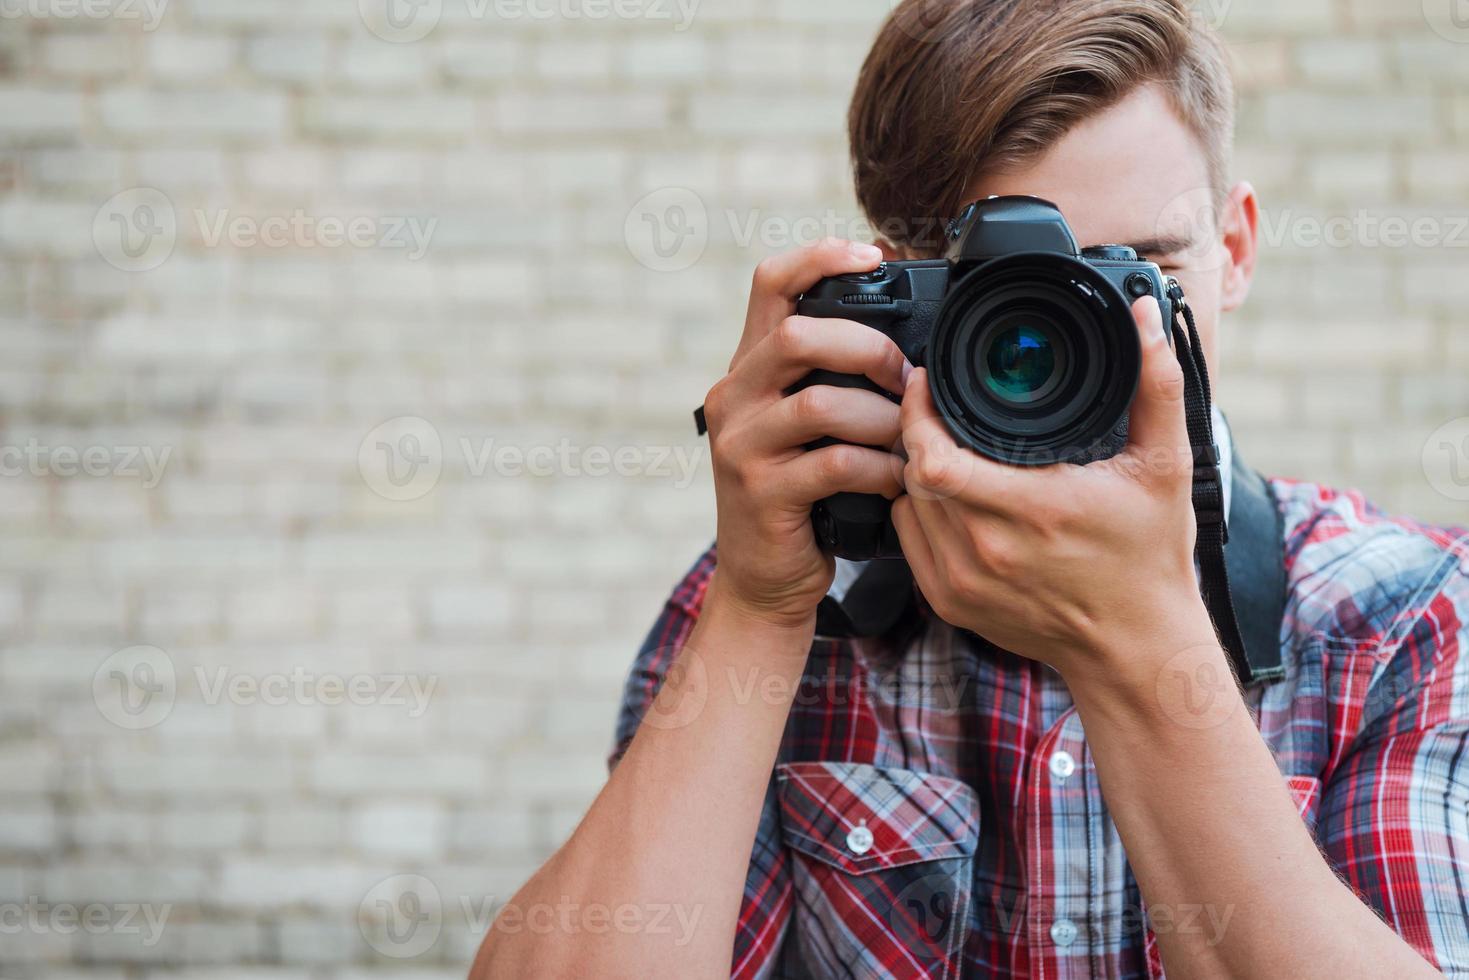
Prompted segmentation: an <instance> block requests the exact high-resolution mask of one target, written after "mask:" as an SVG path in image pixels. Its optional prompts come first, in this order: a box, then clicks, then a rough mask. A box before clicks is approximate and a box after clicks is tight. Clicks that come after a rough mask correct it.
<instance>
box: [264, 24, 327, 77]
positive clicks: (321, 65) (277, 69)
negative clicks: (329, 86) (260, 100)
mask: <svg viewBox="0 0 1469 980" xmlns="http://www.w3.org/2000/svg"><path fill="white" fill-rule="evenodd" d="M330 50H331V48H330V42H329V41H328V40H327V39H326V38H325V37H323V36H320V35H313V34H298V33H282V34H265V35H261V36H258V37H252V38H251V39H250V40H249V41H248V42H247V43H246V45H245V61H246V63H247V64H248V65H249V67H250V70H251V71H252V72H254V73H255V74H256V75H258V76H260V77H261V78H264V79H269V80H273V81H286V82H297V83H307V82H320V81H321V80H323V79H325V78H326V74H327V70H328V67H329V53H330Z"/></svg>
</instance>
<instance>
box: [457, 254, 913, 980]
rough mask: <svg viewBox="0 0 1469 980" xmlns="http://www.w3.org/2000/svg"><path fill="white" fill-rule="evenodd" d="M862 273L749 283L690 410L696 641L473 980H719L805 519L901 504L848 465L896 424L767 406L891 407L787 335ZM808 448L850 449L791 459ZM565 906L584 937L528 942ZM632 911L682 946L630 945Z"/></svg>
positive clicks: (794, 665) (779, 705)
mask: <svg viewBox="0 0 1469 980" xmlns="http://www.w3.org/2000/svg"><path fill="white" fill-rule="evenodd" d="M881 258H882V255H881V252H880V251H878V250H877V249H876V248H873V247H872V246H862V245H851V244H848V243H846V242H837V241H828V242H824V243H822V244H821V245H818V246H815V247H813V248H809V249H804V250H801V251H798V252H793V253H791V254H789V255H785V256H782V257H780V258H778V259H774V260H770V261H767V262H765V263H762V264H761V267H760V270H759V271H758V272H757V273H756V278H755V287H754V290H753V292H752V294H751V297H750V309H749V314H748V317H747V319H746V324H745V332H744V335H743V336H742V338H741V341H740V347H739V351H738V352H737V353H736V354H735V359H734V362H733V364H732V365H731V367H730V372H729V374H728V375H727V376H726V377H725V378H724V379H723V380H722V381H720V382H719V384H717V385H716V386H715V388H714V390H713V391H711V392H710V395H709V399H708V402H707V403H706V405H705V409H706V416H707V420H708V423H709V435H710V445H711V447H712V454H713V460H714V482H715V494H716V497H717V503H718V511H719V530H718V541H719V565H718V568H717V570H716V571H715V572H714V574H713V577H712V579H711V580H710V582H709V584H708V587H707V592H706V594H705V595H704V597H703V602H702V606H701V610H700V614H699V616H698V618H697V623H696V624H695V625H694V626H693V628H692V631H691V632H690V633H689V634H688V635H687V638H686V640H682V641H681V642H680V641H678V640H675V641H673V642H675V643H676V644H677V646H678V649H677V650H676V651H672V650H670V651H667V653H669V654H670V655H675V654H676V655H675V659H674V660H673V663H672V665H671V666H670V668H669V670H668V672H667V675H666V677H665V679H664V682H663V684H662V688H661V690H660V691H659V692H658V695H657V697H656V699H655V700H654V701H653V703H652V705H651V707H650V708H649V710H648V711H647V712H646V713H645V714H644V716H643V718H642V722H641V724H640V726H639V727H638V731H637V734H636V736H635V737H634V738H633V740H632V744H631V745H630V747H629V748H628V750H627V753H626V755H625V756H623V758H622V760H621V762H620V763H619V764H618V765H617V767H616V769H615V770H614V771H613V773H612V777H611V779H609V780H608V783H607V785H606V786H605V787H604V788H603V790H602V792H601V794H600V795H599V796H598V797H597V799H596V801H595V802H594V803H593V804H592V807H591V810H590V811H589V812H588V813H587V815H586V817H585V818H584V819H583V820H582V822H581V825H580V826H579V827H578V828H577V829H576V832H575V833H574V834H573V835H572V837H571V840H569V841H568V842H567V843H566V845H565V846H564V847H562V848H561V850H560V851H558V852H557V853H556V855H555V856H553V857H552V858H551V860H550V861H549V862H547V864H546V865H545V867H543V868H542V869H541V870H540V871H539V872H538V873H537V874H536V875H535V876H534V877H533V878H532V879H531V880H530V882H529V883H528V884H526V885H525V887H524V888H522V889H521V891H520V892H519V893H518V894H517V895H516V896H515V897H514V898H513V899H512V900H511V901H510V903H509V905H508V906H507V908H506V910H505V911H504V912H502V913H501V915H500V916H499V917H498V918H497V919H496V921H495V923H494V924H493V925H492V927H491V929H490V934H489V935H488V936H487V937H486V939H485V942H484V945H483V946H482V948H481V950H480V955H479V958H478V959H477V961H476V963H475V965H474V968H473V970H472V972H471V976H472V977H473V978H475V980H491V978H501V977H505V978H510V977H514V978H519V977H523V976H529V975H532V973H534V974H535V975H542V976H597V977H624V976H625V977H637V978H644V977H664V976H667V977H679V978H684V977H724V976H728V975H729V973H730V965H731V952H732V950H733V946H734V936H735V931H736V928H737V924H738V917H739V912H740V906H741V900H742V897H743V895H744V884H745V878H746V869H747V868H748V866H749V863H750V853H751V850H752V847H753V844H754V840H755V831H756V827H757V825H758V822H759V819H760V813H761V807H762V804H763V802H764V800H765V796H766V791H767V789H768V787H769V784H770V776H771V771H772V769H773V768H774V765H775V758H776V753H777V750H778V749H779V746H780V740H781V734H782V732H783V731H784V728H785V721H786V716H787V714H788V713H789V711H790V706H791V702H792V700H793V699H794V696H795V691H796V688H797V684H798V682H799V680H800V678H801V675H802V673H803V671H804V667H805V662H806V656H807V654H808V653H809V652H810V647H811V641H812V637H813V635H814V632H815V625H816V609H817V606H818V604H819V603H820V601H821V598H822V597H823V596H824V595H825V594H826V591H827V589H828V588H830V586H831V582H832V577H833V571H834V565H833V562H832V560H831V558H830V557H829V556H827V555H825V554H823V553H822V552H821V550H820V549H819V548H818V547H817V544H816V538H815V534H814V532H813V531H812V529H811V516H810V514H811V506H812V504H813V503H815V502H816V501H817V500H820V499H822V498H824V497H827V496H830V495H832V494H834V493H838V492H843V491H846V492H854V493H874V494H882V495H884V496H886V497H888V498H889V499H891V498H893V497H896V496H897V495H898V493H899V492H900V491H901V483H900V477H901V473H902V463H901V460H899V459H898V458H897V457H895V456H893V455H892V454H890V453H887V452H884V451H880V450H876V449H869V448H864V447H868V446H891V445H894V444H895V443H896V442H897V439H898V409H897V406H895V405H893V404H892V402H891V401H889V400H888V399H886V398H884V397H883V396H882V395H880V394H877V393H876V392H873V391H866V390H859V389H843V388H835V387H829V386H815V387H811V388H807V389H805V390H804V391H802V392H800V393H798V394H794V395H787V391H788V390H789V389H790V388H791V386H792V385H794V384H795V383H796V382H797V381H800V380H801V379H802V378H804V377H805V376H806V375H808V374H809V373H811V372H812V371H813V370H816V369H824V370H828V371H835V372H838V373H842V374H858V375H865V376H866V377H868V378H870V379H871V380H872V381H873V382H875V383H876V384H878V385H880V386H882V387H883V388H885V389H887V390H888V391H893V392H897V391H901V390H902V384H903V376H904V373H905V371H906V370H907V369H908V365H907V362H906V361H905V360H904V358H903V355H902V352H901V351H899V350H898V348H897V346H896V345H894V344H893V342H892V341H891V340H890V339H889V338H887V337H885V336H883V335H882V334H880V333H878V332H877V331H875V330H872V329H870V328H868V327H865V326H863V325H861V324H858V323H852V322H848V321H841V320H824V321H820V322H818V321H813V320H809V319H806V318H803V317H798V316H795V303H796V298H797V297H798V296H800V295H801V294H802V293H803V292H805V291H806V290H807V289H809V288H810V287H811V286H813V285H815V284H816V282H817V281H818V280H820V279H821V278H823V277H826V276H833V275H840V274H843V273H849V272H865V271H869V270H871V269H873V268H875V267H876V266H877V264H878V263H879V261H881ZM828 436H829V437H832V438H835V439H840V440H842V441H843V442H845V443H850V444H849V445H839V446H828V447H826V448H822V449H815V450H809V451H808V450H807V449H806V446H807V445H809V444H810V443H812V442H815V441H817V440H818V439H820V438H822V437H828ZM573 906H574V907H575V908H578V909H581V910H585V911H584V915H585V914H590V910H592V909H596V910H598V911H597V913H596V914H597V917H598V922H597V926H596V928H595V929H592V928H587V927H574V926H567V925H562V927H561V928H559V929H557V928H554V927H553V929H552V930H550V934H548V932H547V930H546V929H536V928H533V927H534V925H535V923H537V922H542V923H544V922H547V921H552V922H564V921H565V919H564V917H562V918H558V917H557V916H555V915H551V914H549V913H548V912H547V911H546V910H560V909H565V908H569V907H573ZM652 906H658V907H669V908H671V909H672V910H673V912H674V916H673V918H674V919H676V920H678V921H680V922H682V923H687V924H689V926H688V928H687V929H683V930H671V931H662V932H654V931H653V930H652V929H651V928H638V927H637V925H638V924H639V923H647V922H648V921H649V919H650V916H649V914H648V913H649V910H650V907H652ZM573 918H574V916H573ZM665 921H666V917H665ZM619 923H623V925H622V926H619Z"/></svg>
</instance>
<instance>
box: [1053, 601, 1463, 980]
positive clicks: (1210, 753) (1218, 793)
mask: <svg viewBox="0 0 1469 980" xmlns="http://www.w3.org/2000/svg"><path fill="white" fill-rule="evenodd" d="M1172 615H1173V617H1174V621H1175V622H1177V623H1179V624H1185V623H1194V624H1196V626H1197V627H1198V629H1199V630H1200V631H1202V630H1205V629H1207V627H1208V619H1207V613H1205V612H1204V610H1203V608H1202V606H1200V607H1199V608H1198V609H1190V608H1188V607H1183V608H1178V609H1174V610H1172ZM1129 661H1131V662H1132V663H1134V664H1137V665H1147V666H1144V667H1141V669H1131V670H1129V669H1128V668H1127V664H1128V662H1129ZM1082 663H1089V664H1090V665H1091V666H1092V667H1093V668H1095V669H1091V670H1087V669H1085V668H1083V667H1081V666H1079V665H1078V666H1077V667H1076V668H1074V669H1073V670H1072V671H1071V672H1070V673H1068V674H1067V676H1066V681H1067V686H1068V687H1070V689H1071V691H1072V693H1073V695H1074V697H1075V699H1076V702H1077V708H1078V711H1079V713H1080V715H1081V718H1082V723H1083V725H1084V726H1085V729H1086V734H1087V744H1088V746H1089V747H1090V749H1091V752H1092V755H1093V757H1094V759H1095V760H1096V766H1097V773H1098V776H1099V778H1100V780H1101V784H1102V792H1103V795H1104V796H1105V797H1106V800H1107V807H1108V809H1109V810H1110V811H1111V813H1112V816H1113V819H1114V820H1115V821H1116V823H1117V829H1118V832H1119V833H1120V834H1121V836H1122V841H1123V844H1124V846H1125V847H1126V849H1127V856H1128V861H1129V862H1130V863H1131V865H1132V868H1133V871H1134V873H1135V874H1136V875H1137V879H1138V884H1139V886H1140V887H1141V889H1142V893H1143V895H1144V896H1145V898H1146V900H1147V904H1148V910H1149V915H1150V917H1154V918H1156V920H1157V921H1163V922H1168V923H1172V924H1178V923H1182V922H1184V921H1186V920H1188V921H1197V922H1199V923H1201V925H1200V926H1199V927H1197V928H1157V929H1156V930H1155V932H1156V935H1157V938H1158V948H1159V952H1160V953H1161V954H1162V959H1163V964H1164V967H1165V968H1166V970H1167V972H1168V976H1169V977H1220V976H1241V977H1265V976H1288V977H1302V978H1307V977H1323V978H1333V980H1335V978H1341V977H1354V976H1372V977H1404V978H1406V977H1416V976H1425V977H1432V976H1438V975H1439V974H1438V972H1437V971H1435V970H1434V969H1433V968H1432V967H1431V966H1430V965H1429V964H1428V963H1427V962H1426V961H1425V960H1424V959H1423V957H1422V956H1420V955H1419V954H1418V953H1417V952H1416V951H1415V950H1414V949H1413V948H1412V947H1411V946H1409V945H1408V944H1407V943H1406V942H1404V940H1403V939H1402V938H1400V937H1399V936H1398V935H1397V934H1396V933H1394V932H1393V930H1392V929H1390V928H1389V927H1388V926H1387V925H1386V924H1385V923H1384V922H1383V921H1382V920H1381V919H1379V918H1378V917H1377V916H1376V915H1375V914H1374V913H1373V911H1372V910H1371V909H1369V908H1368V907H1367V906H1366V905H1365V904H1363V903H1362V901H1361V900H1360V899H1358V897H1357V896H1356V895H1354V894H1353V893H1352V892H1351V890H1350V889H1349V888H1348V887H1347V886H1346V885H1345V884H1344V883H1343V882H1342V881H1341V880H1340V879H1339V878H1337V876H1336V875H1335V874H1334V873H1333V871H1332V869H1331V867H1330V866H1329V865H1328V864H1327V862H1326V860H1325V859H1324V858H1323V856H1322V854H1321V852H1320V851H1319V850H1318V849H1317V847H1316V843H1315V841H1314V840H1313V839H1312V838H1311V835H1310V833H1309V832H1308V831H1307V829H1306V825H1305V823H1304V822H1303V821H1302V820H1301V818H1300V815H1299V813H1298V812H1297V809H1296V805H1295V803H1294V802H1293V800H1292V799H1291V795H1290V793H1289V791H1288V790H1287V789H1286V785H1285V781H1284V780H1283V779H1282V778H1281V774H1280V770H1279V768H1278V767H1277V766H1276V763H1275V760H1274V758H1273V757H1272V756H1271V754H1270V750H1269V748H1268V747H1267V746H1266V744H1265V741H1264V739H1263V738H1262V737H1261V736H1260V732H1259V730H1258V729H1257V728H1256V727H1255V724H1254V721H1253V720H1252V719H1251V717H1250V713H1249V711H1248V710H1247V709H1246V707H1245V703H1244V700H1243V699H1242V698H1241V697H1240V695H1239V693H1238V691H1237V690H1236V689H1235V688H1234V687H1233V685H1225V686H1224V687H1222V688H1211V689H1210V693H1211V694H1212V695H1213V696H1214V697H1215V698H1216V700H1215V702H1214V703H1213V704H1211V705H1210V706H1209V708H1208V710H1207V711H1206V712H1204V713H1203V714H1200V713H1199V709H1198V702H1197V701H1195V702H1190V701H1189V700H1188V699H1191V698H1197V697H1198V695H1199V694H1200V688H1199V686H1198V685H1196V684H1192V683H1179V684H1174V683H1168V682H1162V683H1160V680H1161V679H1162V678H1163V676H1164V675H1162V674H1160V673H1159V672H1158V670H1157V667H1156V665H1159V664H1163V665H1165V666H1164V668H1163V669H1164V671H1166V672H1167V675H1168V676H1174V677H1183V678H1207V677H1210V676H1213V677H1220V678H1228V677H1229V676H1230V675H1229V664H1228V661H1227V659H1226V658H1225V655H1224V652H1223V651H1222V650H1221V649H1220V648H1219V647H1218V645H1217V644H1214V643H1203V644H1201V645H1199V646H1196V647H1192V648H1189V647H1185V648H1183V649H1173V648H1172V647H1171V646H1169V645H1164V646H1163V647H1162V648H1161V649H1145V648H1140V647H1132V648H1129V649H1117V650H1113V651H1111V652H1110V654H1107V655H1099V656H1097V657H1096V658H1095V659H1093V660H1089V661H1082ZM1460 795H1461V797H1462V793H1461V794H1460ZM1397 846H1400V847H1402V848H1403V849H1404V850H1408V849H1409V848H1411V846H1412V844H1411V841H1408V840H1402V841H1400V842H1399V843H1398V845H1397ZM1197 910H1202V913H1203V914H1201V915H1198V914H1196V912H1197ZM1165 916H1166V918H1164V917H1165ZM1202 924H1208V927H1205V926H1204V925H1202Z"/></svg>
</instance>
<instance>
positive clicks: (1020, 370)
mask: <svg viewBox="0 0 1469 980" xmlns="http://www.w3.org/2000/svg"><path fill="white" fill-rule="evenodd" d="M985 360H986V366H987V367H988V368H989V370H988V371H986V372H985V383H986V384H988V385H989V389H990V391H992V392H994V393H995V394H996V395H998V396H999V397H1001V398H1004V399H1007V400H1009V401H1017V402H1028V401H1032V400H1033V399H1035V398H1036V397H1037V396H1038V395H1039V394H1040V393H1041V392H1042V390H1044V389H1045V388H1046V386H1047V382H1049V381H1050V380H1051V378H1052V376H1053V375H1054V374H1055V373H1056V352H1055V349H1054V348H1052V346H1051V340H1050V338H1049V337H1048V336H1047V335H1046V333H1045V332H1044V331H1041V330H1037V329H1035V328H1034V327H1027V326H1014V327H1010V328H1009V329H1007V330H1005V331H1004V332H1003V333H1000V334H999V335H998V336H996V337H995V338H994V340H993V341H991V343H990V349H989V353H988V354H987V355H986V358H985Z"/></svg>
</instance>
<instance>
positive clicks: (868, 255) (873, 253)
mask: <svg viewBox="0 0 1469 980" xmlns="http://www.w3.org/2000/svg"><path fill="white" fill-rule="evenodd" d="M852 254H853V255H854V256H856V257H857V258H859V259H861V260H862V261H863V262H881V261H882V249H880V248H878V247H877V246H876V245H864V244H862V243H861V242H853V243H852Z"/></svg>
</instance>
